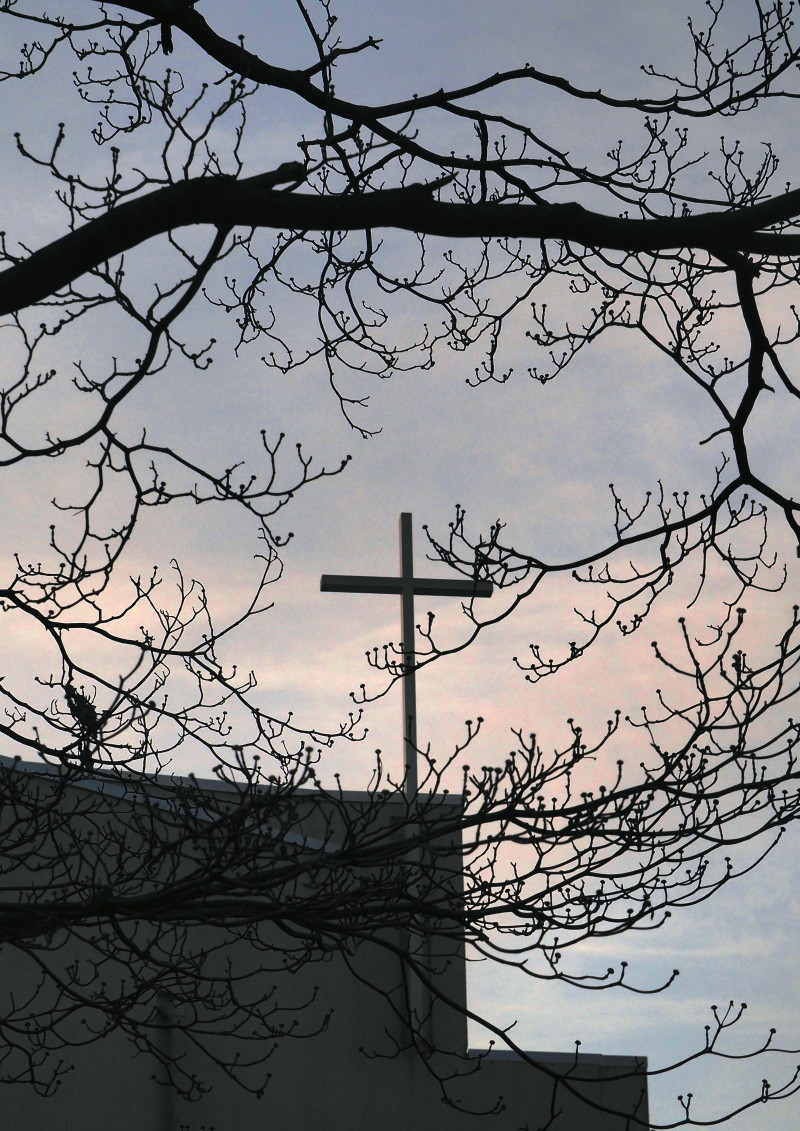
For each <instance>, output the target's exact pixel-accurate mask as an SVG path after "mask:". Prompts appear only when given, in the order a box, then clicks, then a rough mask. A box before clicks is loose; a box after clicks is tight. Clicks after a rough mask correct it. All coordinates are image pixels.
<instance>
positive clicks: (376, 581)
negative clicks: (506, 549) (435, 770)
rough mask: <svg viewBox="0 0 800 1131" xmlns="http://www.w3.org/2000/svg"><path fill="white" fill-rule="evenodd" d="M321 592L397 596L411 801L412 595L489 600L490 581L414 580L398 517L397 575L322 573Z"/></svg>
mask: <svg viewBox="0 0 800 1131" xmlns="http://www.w3.org/2000/svg"><path fill="white" fill-rule="evenodd" d="M320 590H321V592H323V593H399V594H400V612H401V618H402V626H403V640H402V643H401V645H400V647H401V649H402V651H403V718H404V723H405V752H406V779H405V780H406V796H407V797H408V798H415V797H416V796H417V792H418V789H419V777H418V773H417V680H416V674H417V671H416V664H415V663H414V635H415V626H414V595H415V594H418V595H419V596H424V597H463V598H465V599H466V600H470V599H472V598H473V597H491V595H492V583H491V582H490V581H477V580H475V581H450V580H448V581H442V580H440V579H439V578H433V577H414V552H413V544H412V540H411V515H410V514H408V513H407V512H404V513H403V514H401V515H400V576H399V577H369V576H360V575H350V574H339V573H324V574H323V575H322V580H321V582H320Z"/></svg>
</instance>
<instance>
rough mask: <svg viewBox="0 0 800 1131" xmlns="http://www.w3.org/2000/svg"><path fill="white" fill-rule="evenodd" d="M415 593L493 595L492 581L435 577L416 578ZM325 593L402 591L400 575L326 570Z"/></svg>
mask: <svg viewBox="0 0 800 1131" xmlns="http://www.w3.org/2000/svg"><path fill="white" fill-rule="evenodd" d="M413 585H414V592H415V593H416V594H418V595H419V596H421V597H466V598H469V597H491V595H492V583H491V581H447V580H445V581H442V580H440V579H439V578H435V577H415V578H414V582H413ZM320 592H321V593H402V592H403V579H402V578H400V577H362V576H359V575H353V574H345V573H324V574H323V575H322V580H321V582H320Z"/></svg>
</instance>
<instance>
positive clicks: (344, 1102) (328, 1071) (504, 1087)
mask: <svg viewBox="0 0 800 1131" xmlns="http://www.w3.org/2000/svg"><path fill="white" fill-rule="evenodd" d="M86 788H98V787H97V786H96V784H95V786H92V787H87V786H86V785H84V790H85V789H86ZM312 802H313V803H312ZM104 803H107V804H108V806H109V812H112V814H113V815H114V818H115V819H116V818H117V816H118V818H119V819H120V820H124V819H125V812H126V810H127V811H128V812H129V811H130V810H129V808H128V807H129V805H130V804H131V803H130V802H129V801H122V800H120V799H119V798H116V797H114V796H112V795H111V793H109V794H108V796H107V797H106V799H105V802H104ZM348 803H349V804H351V805H352V806H353V807H354V808H355V809H357V808H358V806H359V805H361V804H363V803H364V801H363V797H362V796H361V795H356V794H354V795H351V797H350V798H349V802H348ZM317 804H318V797H316V795H315V796H313V797H310V804H309V809H308V818H307V822H306V833H307V835H308V836H309V837H311V836H314V835H315V834H317V833H321V832H322V833H324V835H325V836H329V835H330V832H331V827H330V822H329V821H328V820H327V819H326V818H325V817H324V815H323V816H321V815H320V811H319V809H318V808H317V809H315V808H314V806H315V805H317ZM443 804H450V802H443ZM453 860H454V857H453V852H452V851H451V850H450V849H449V848H448V847H447V846H445V848H444V849H443V850H442V853H441V861H442V867H443V868H445V871H448V870H449V869H450V868H451V866H452V864H453ZM208 929H209V928H198V930H208ZM390 935H391V933H390ZM390 935H387V940H388V941H389V942H390V943H391V942H392V941H394V942H395V943H397V944H402V943H403V942H404V941H405V940H404V938H403V932H402V931H395V932H394V936H393V937H390ZM235 946H236V950H235V951H234V954H235V960H236V962H237V963H238V964H239V965H240V966H241V967H242V968H248V969H249V968H252V965H253V962H254V954H253V952H252V951H249V950H248V949H247V944H246V943H245V942H239V943H237V944H235ZM275 946H276V948H279V947H280V938H279V937H277V936H276V938H275ZM80 959H81V942H80V941H79V940H77V939H75V938H74V937H73V938H72V939H70V940H69V941H68V943H67V944H66V945H65V947H64V949H63V950H62V951H60V952H59V962H60V963H61V964H62V968H63V970H64V971H65V976H68V972H69V971H70V970H72V971H79V970H80ZM255 960H256V961H257V956H256V958H255ZM428 961H429V967H430V970H431V977H432V978H433V979H434V980H435V982H436V985H437V986H438V987H440V988H442V989H443V990H444V992H445V994H446V996H448V997H450V998H451V999H452V1000H453V1001H454V1002H455V1003H456V1005H457V1006H462V1007H463V1006H465V1005H466V980H465V962H464V955H463V947H462V946H461V945H460V944H459V943H458V941H457V940H456V941H454V940H452V939H450V940H446V941H443V940H435V941H434V943H433V945H432V952H431V953H430V954H429V956H428ZM76 963H77V964H78V965H75V964H76ZM259 977H262V975H259ZM35 978H36V970H35V964H33V963H32V962H31V960H30V958H29V957H28V956H26V955H25V954H23V953H21V952H19V951H16V950H15V949H14V947H12V946H10V945H8V944H6V945H3V946H0V984H2V985H3V986H5V987H6V988H7V989H8V987H14V990H15V993H16V994H17V1000H20V998H19V995H20V994H24V993H30V987H31V986H34V985H35V984H36V983H35ZM401 983H402V977H401V968H400V964H399V961H398V959H397V958H396V956H395V955H393V954H392V953H391V952H390V951H388V950H387V949H385V948H384V947H382V946H381V945H379V944H375V943H369V942H365V943H362V944H360V945H359V946H358V947H356V948H355V949H354V950H353V952H352V953H351V954H349V955H341V954H338V953H332V954H330V955H328V956H326V958H325V960H324V961H321V962H315V963H311V964H310V965H307V966H304V967H302V968H301V969H299V970H298V971H297V972H296V973H293V974H289V973H286V972H284V973H282V974H280V975H278V976H276V975H275V974H274V973H268V972H264V974H263V980H262V985H261V989H262V990H270V989H272V988H273V986H276V987H277V989H278V991H279V993H280V994H282V995H283V997H284V999H287V1000H294V1001H296V1002H305V1001H309V1002H310V1003H311V1004H310V1006H309V1009H308V1011H304V1012H303V1013H301V1014H300V1015H299V1019H300V1021H301V1023H302V1022H303V1020H304V1019H308V1020H309V1021H310V1022H311V1027H312V1028H313V1027H314V1026H315V1024H318V1023H319V1021H320V1020H321V1018H322V1017H323V1016H324V1015H325V1014H326V1013H327V1012H328V1011H330V1020H329V1023H328V1024H327V1026H326V1027H325V1029H324V1031H322V1032H320V1033H318V1034H317V1035H314V1036H307V1037H304V1036H289V1037H284V1038H283V1039H282V1040H280V1041H278V1042H274V1041H272V1040H270V1038H269V1037H267V1036H264V1034H263V1033H261V1032H254V1033H253V1034H252V1036H251V1039H250V1040H248V1041H246V1042H245V1043H244V1050H245V1054H246V1055H248V1056H252V1057H254V1058H255V1059H256V1060H258V1061H259V1062H260V1063H261V1065H262V1067H266V1068H267V1070H268V1071H269V1072H270V1073H271V1077H270V1079H269V1082H268V1085H267V1087H266V1089H265V1091H264V1093H263V1095H262V1096H260V1097H257V1096H255V1095H251V1094H249V1093H248V1092H246V1091H244V1090H242V1089H241V1088H240V1087H239V1086H238V1085H236V1084H234V1083H232V1082H231V1081H230V1080H229V1079H228V1078H227V1077H226V1075H225V1074H224V1072H223V1071H222V1070H221V1069H220V1068H219V1067H218V1066H215V1065H213V1064H209V1063H208V1060H207V1058H204V1057H203V1056H202V1055H201V1054H200V1053H199V1052H198V1051H197V1049H196V1048H195V1047H194V1045H193V1041H192V1037H191V1033H189V1034H185V1033H183V1032H181V1031H180V1029H179V1028H174V1029H172V1028H170V1027H169V1026H167V1027H166V1028H165V1030H164V1032H163V1034H162V1042H163V1044H162V1047H163V1049H164V1051H165V1053H168V1054H169V1055H172V1056H175V1057H177V1058H179V1062H180V1063H181V1064H182V1065H183V1066H192V1067H193V1069H194V1070H195V1071H196V1072H197V1073H198V1075H199V1076H200V1078H201V1079H203V1080H204V1081H205V1082H207V1083H208V1084H210V1085H211V1088H210V1091H208V1092H207V1094H205V1095H204V1096H203V1098H202V1099H200V1100H199V1101H197V1102H195V1103H189V1102H187V1101H184V1100H182V1099H181V1098H180V1097H179V1096H178V1095H177V1094H176V1093H175V1092H174V1090H172V1089H169V1088H166V1087H164V1086H162V1085H161V1084H159V1083H158V1082H157V1081H156V1079H155V1078H154V1077H155V1076H156V1075H157V1073H158V1065H157V1064H156V1063H155V1061H154V1059H153V1058H152V1056H150V1055H148V1054H145V1053H140V1052H137V1049H136V1048H135V1046H134V1045H133V1044H132V1042H131V1041H130V1040H129V1039H128V1037H126V1036H125V1035H124V1033H122V1032H116V1033H112V1034H111V1035H109V1036H106V1037H104V1038H102V1039H101V1040H98V1041H90V1042H89V1043H87V1044H82V1042H83V1041H85V1040H87V1038H89V1037H90V1035H91V1034H90V1033H89V1032H88V1030H87V1028H86V1025H85V1017H82V1016H79V1015H78V1014H75V1015H74V1016H73V1017H70V1018H67V1019H66V1020H65V1021H64V1025H65V1026H66V1029H65V1030H64V1032H65V1034H66V1035H67V1036H68V1037H69V1039H70V1041H71V1042H74V1044H75V1047H73V1048H66V1049H64V1050H63V1051H61V1052H59V1053H56V1054H55V1055H56V1056H57V1057H61V1058H62V1059H63V1061H64V1062H65V1064H68V1065H71V1066H74V1067H71V1068H70V1071H68V1072H67V1074H66V1075H65V1076H64V1077H63V1078H62V1081H61V1083H60V1085H59V1087H58V1088H57V1089H56V1092H55V1095H54V1096H52V1097H50V1098H42V1097H39V1096H37V1095H36V1094H35V1093H34V1091H33V1090H32V1089H31V1088H30V1087H28V1086H23V1085H13V1084H6V1085H4V1086H3V1087H2V1090H1V1092H0V1100H1V1101H2V1102H1V1103H0V1112H2V1115H0V1131H41V1129H43V1128H49V1127H57V1128H58V1129H59V1131H95V1129H97V1131H107V1129H113V1131H306V1129H307V1128H311V1127H316V1126H319V1127H324V1128H325V1129H326V1131H339V1129H341V1131H409V1129H410V1128H413V1129H419V1131H425V1129H428V1128H430V1129H431V1131H434V1129H435V1131H466V1128H472V1129H475V1128H476V1127H484V1126H485V1127H486V1128H487V1129H489V1128H492V1129H496V1131H515V1129H518V1128H522V1127H527V1128H530V1131H534V1129H535V1128H539V1127H547V1129H548V1131H583V1129H584V1128H591V1129H592V1131H627V1128H626V1120H625V1119H624V1118H622V1117H620V1116H608V1115H604V1114H602V1113H601V1112H599V1111H597V1110H596V1109H594V1108H593V1107H588V1108H587V1107H586V1105H584V1104H581V1103H580V1101H578V1100H576V1099H575V1097H573V1096H571V1095H570V1094H569V1093H568V1091H567V1090H566V1089H565V1087H564V1085H563V1084H554V1079H553V1076H554V1074H555V1075H566V1076H567V1078H568V1079H569V1080H570V1081H571V1082H572V1084H573V1085H574V1087H575V1088H577V1089H578V1091H581V1090H582V1089H583V1090H585V1092H586V1095H587V1097H588V1098H589V1099H590V1101H593V1102H594V1103H597V1104H599V1105H600V1106H601V1107H610V1108H612V1109H616V1110H618V1111H621V1112H632V1111H633V1110H634V1109H637V1114H638V1117H639V1118H640V1119H642V1120H643V1121H644V1122H645V1123H646V1119H647V1112H646V1095H643V1089H644V1077H643V1076H642V1075H641V1071H642V1069H643V1068H644V1067H645V1065H644V1062H643V1061H636V1060H635V1059H634V1058H619V1059H613V1058H608V1057H597V1056H595V1057H592V1056H587V1055H582V1056H581V1057H580V1059H579V1061H578V1062H577V1063H576V1061H575V1057H574V1055H572V1054H561V1055H559V1054H537V1057H538V1059H539V1060H540V1062H541V1066H542V1067H541V1068H540V1069H536V1068H532V1067H531V1066H530V1065H529V1064H527V1063H526V1062H525V1061H523V1060H521V1059H520V1058H518V1057H515V1056H514V1055H512V1054H510V1053H498V1052H492V1053H491V1054H484V1055H481V1054H479V1053H468V1051H467V1022H466V1017H465V1016H464V1014H463V1012H462V1011H461V1009H459V1008H455V1009H453V1008H448V1007H446V1006H445V1005H443V1004H441V1003H437V1004H436V1005H435V1006H434V1007H433V1009H432V1012H431V1015H430V1016H429V1017H427V1018H426V1022H425V1025H424V1026H423V1034H424V1035H425V1036H426V1037H427V1038H428V1039H429V1040H430V1041H431V1043H432V1044H433V1045H434V1047H435V1049H436V1052H435V1053H434V1054H433V1055H430V1056H428V1057H425V1056H420V1055H418V1054H417V1053H416V1052H414V1051H413V1050H410V1049H408V1048H407V1047H404V1046H405V1045H407V1034H408V1029H407V1027H406V1026H405V1024H404V1021H403V1019H404V1017H405V1016H406V1014H405V1009H406V1004H405V995H404V991H403V989H402V984H401ZM253 988H254V987H252V986H251V990H252V989H253ZM415 994H416V998H415V996H414V995H415ZM411 996H412V1001H414V1000H416V1001H417V1003H418V1004H417V1007H418V1008H419V1009H425V1010H427V1009H428V1008H429V1007H430V1003H429V1001H427V1003H426V996H425V994H424V992H423V991H420V989H419V988H417V989H416V990H413V991H412V994H411ZM171 1008H172V1007H171V1006H169V1005H168V1004H165V1010H166V1012H165V1015H164V1016H165V1018H167V1019H169V1016H170V1015H169V1010H170V1009H171ZM173 1016H174V1015H173ZM70 1026H71V1028H70ZM220 1040H221V1042H222V1043H221V1044H220V1045H219V1046H218V1047H219V1049H220V1051H221V1052H222V1053H223V1054H228V1055H229V1054H230V1048H231V1046H230V1045H227V1046H226V1044H225V1039H224V1038H220ZM2 1069H3V1066H2V1064H0V1072H2ZM437 1077H438V1078H437ZM443 1080H446V1081H447V1083H446V1084H443V1082H442V1081H443ZM579 1080H580V1081H581V1082H578V1081H579ZM453 1103H457V1104H458V1105H459V1107H462V1108H463V1109H464V1110H459V1109H458V1107H455V1106H452V1105H453ZM474 1112H486V1113H487V1114H486V1116H485V1119H481V1120H480V1121H476V1118H475V1115H474V1114H471V1113H474ZM489 1112H493V1113H494V1114H488V1113H489Z"/></svg>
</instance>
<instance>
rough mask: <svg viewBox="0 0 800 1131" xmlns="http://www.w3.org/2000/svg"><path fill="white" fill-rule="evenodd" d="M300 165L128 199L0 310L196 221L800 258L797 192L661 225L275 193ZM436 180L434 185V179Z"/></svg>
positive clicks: (65, 247)
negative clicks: (791, 225) (779, 227)
mask: <svg viewBox="0 0 800 1131" xmlns="http://www.w3.org/2000/svg"><path fill="white" fill-rule="evenodd" d="M301 176H302V171H301V167H300V166H299V165H297V164H295V163H291V162H289V163H287V164H285V165H282V166H281V167H280V168H279V169H278V170H276V171H275V172H274V173H269V174H261V175H259V176H256V177H250V178H246V179H243V180H236V179H235V178H233V177H226V176H221V177H200V178H196V179H194V180H187V181H183V182H180V183H179V184H175V185H170V186H168V187H167V188H162V189H157V190H156V191H155V192H152V193H148V194H147V195H146V196H142V197H138V198H137V199H135V200H130V201H126V202H125V203H123V204H120V205H118V206H117V207H116V208H114V209H112V210H111V211H110V212H107V213H106V214H105V215H103V216H100V217H99V218H98V219H96V220H92V221H90V222H89V223H88V224H85V225H84V226H83V227H82V228H78V229H77V230H76V231H73V232H69V233H68V234H67V235H65V236H62V237H61V238H60V239H58V240H54V241H53V242H52V243H51V244H48V245H47V246H46V247H43V248H41V249H39V250H38V251H36V252H34V253H33V254H32V255H31V256H29V258H28V259H26V260H24V261H23V262H21V263H18V264H15V265H14V266H13V267H10V268H8V269H7V270H6V271H4V272H3V273H2V274H0V314H9V313H11V312H13V311H17V310H22V309H24V308H25V307H27V306H31V305H33V304H34V303H37V302H40V301H42V300H43V299H45V298H47V297H48V296H49V295H52V294H53V293H54V292H55V291H58V290H60V289H61V288H62V287H65V286H67V285H68V284H69V283H71V282H73V281H74V280H75V279H77V278H79V277H80V276H81V275H83V274H85V273H86V272H87V271H90V270H92V269H93V268H95V267H98V266H99V265H100V264H101V263H104V262H106V261H107V260H109V259H111V258H113V257H114V256H116V255H121V254H122V253H123V252H126V251H129V250H131V249H132V248H134V247H137V246H138V245H139V244H141V243H143V242H144V241H145V240H148V239H151V238H152V237H154V236H158V235H163V234H164V233H165V232H169V231H173V230H175V229H177V228H181V227H186V226H189V225H192V224H211V225H214V226H217V227H219V226H228V227H232V226H237V225H241V226H245V227H256V228H273V229H286V230H293V231H366V230H368V229H371V228H396V229H401V230H405V231H410V232H416V233H419V234H424V235H432V236H444V237H449V238H451V239H476V238H511V239H551V240H562V241H564V242H567V243H575V244H581V245H583V246H585V247H599V248H605V249H607V250H616V251H629V252H637V251H641V252H657V251H666V250H670V249H675V248H682V247H691V248H695V249H700V250H703V249H704V250H707V251H710V252H712V253H713V254H720V253H721V251H722V250H723V249H724V250H725V251H726V252H727V251H739V252H751V253H755V254H757V255H769V256H794V255H798V254H800V235H784V234H782V233H776V232H764V231H762V230H761V229H762V228H764V227H767V226H770V225H774V224H781V223H786V222H788V221H790V220H792V219H794V218H795V216H797V215H798V214H800V190H797V189H796V190H794V191H792V192H788V193H785V194H784V195H783V196H780V197H776V198H775V199H773V200H766V201H762V202H760V203H758V204H754V205H751V206H750V207H748V208H740V209H738V210H736V211H735V212H724V213H723V212H719V213H716V212H715V213H703V214H700V215H697V216H682V217H677V218H664V219H659V220H633V219H628V218H625V217H618V216H604V215H603V214H602V213H599V212H592V211H589V210H587V209H584V208H582V207H581V206H580V205H577V204H553V205H533V204H498V203H492V202H483V203H478V204H469V203H467V204H462V203H451V202H444V201H437V200H434V199H432V196H433V191H434V189H435V188H436V187H437V185H409V186H408V187H406V188H401V189H387V190H382V191H377V192H371V193H364V194H363V195H358V196H329V197H326V196H315V195H312V194H310V193H298V192H286V191H279V190H275V189H274V188H273V187H272V186H273V185H274V184H278V183H281V181H288V180H290V179H291V180H299V179H300V177H301ZM438 183H440V182H438Z"/></svg>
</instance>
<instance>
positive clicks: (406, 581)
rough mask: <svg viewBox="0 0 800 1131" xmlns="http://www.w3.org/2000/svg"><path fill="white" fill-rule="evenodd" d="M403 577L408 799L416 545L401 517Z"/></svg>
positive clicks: (412, 765) (415, 785)
mask: <svg viewBox="0 0 800 1131" xmlns="http://www.w3.org/2000/svg"><path fill="white" fill-rule="evenodd" d="M400 575H401V579H402V585H403V590H402V595H401V597H400V605H401V608H400V614H401V617H402V625H403V639H402V647H403V669H404V670H403V739H404V742H403V755H404V757H405V768H406V796H407V797H409V798H411V797H416V796H417V793H418V792H419V772H418V769H417V666H416V664H415V663H414V635H415V632H416V626H415V623H414V543H413V540H412V532H411V515H410V514H408V513H407V512H403V514H401V515H400Z"/></svg>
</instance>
